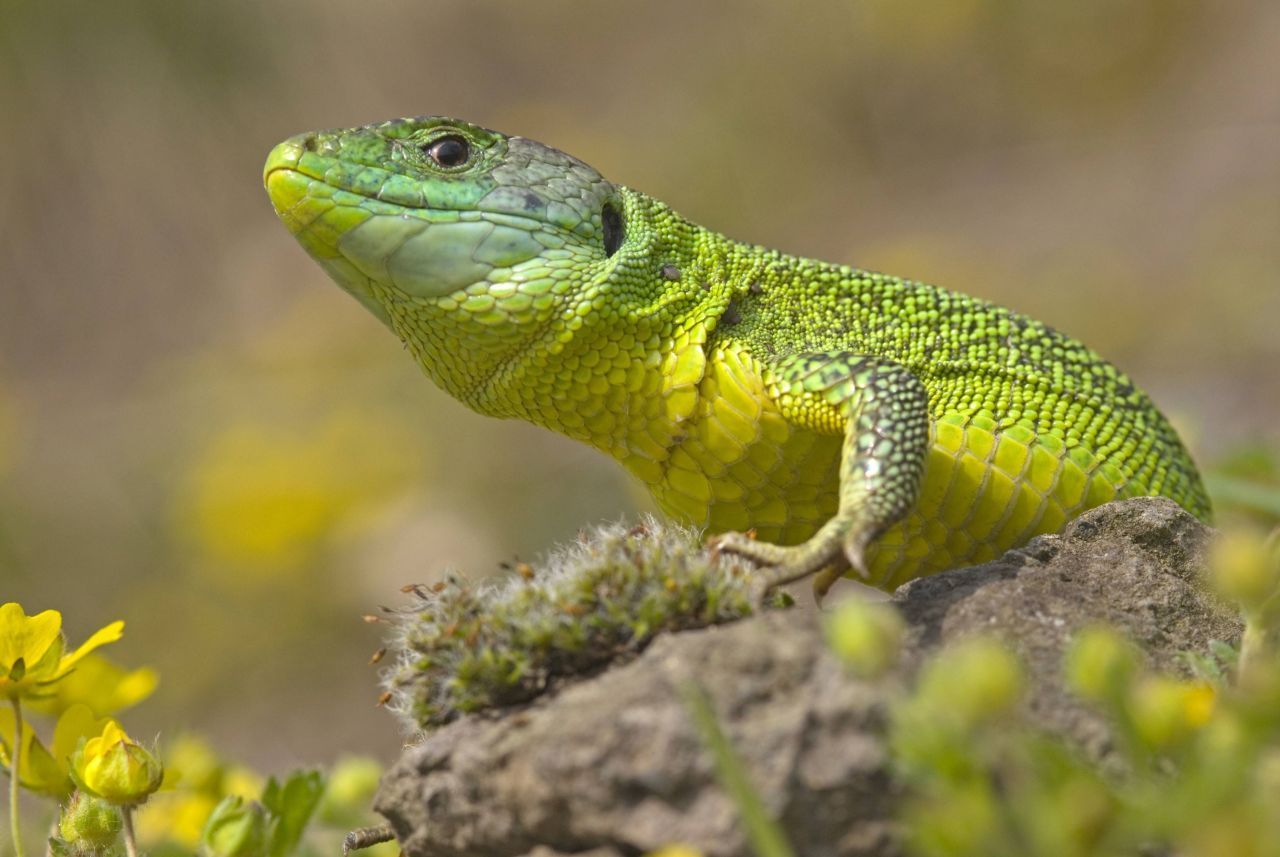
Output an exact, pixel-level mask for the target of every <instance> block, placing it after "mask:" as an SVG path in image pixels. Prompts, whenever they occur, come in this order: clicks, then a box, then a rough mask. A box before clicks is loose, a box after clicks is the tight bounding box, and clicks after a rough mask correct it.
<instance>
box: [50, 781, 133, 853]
mask: <svg viewBox="0 0 1280 857" xmlns="http://www.w3.org/2000/svg"><path fill="white" fill-rule="evenodd" d="M123 826H124V820H123V819H122V818H121V817H120V810H119V809H117V808H116V807H114V806H112V805H111V804H109V803H107V802H106V801H105V800H102V799H101V798H97V797H94V796H93V795H88V794H85V793H84V792H76V793H75V794H74V795H73V796H72V797H71V802H70V803H68V804H67V805H66V806H65V807H63V809H62V817H61V818H60V819H58V832H60V833H61V834H62V838H63V839H65V840H66V841H67V842H72V843H76V844H79V845H85V846H88V847H89V848H91V849H94V850H100V849H104V848H108V847H110V846H111V845H114V844H115V843H116V841H117V840H118V838H119V836H120V830H121V828H122V827H123Z"/></svg>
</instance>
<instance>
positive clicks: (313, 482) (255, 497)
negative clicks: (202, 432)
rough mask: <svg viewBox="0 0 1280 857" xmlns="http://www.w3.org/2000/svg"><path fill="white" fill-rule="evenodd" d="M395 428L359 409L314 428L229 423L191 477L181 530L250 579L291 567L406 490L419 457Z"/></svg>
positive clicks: (183, 501)
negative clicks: (242, 569) (241, 569)
mask: <svg viewBox="0 0 1280 857" xmlns="http://www.w3.org/2000/svg"><path fill="white" fill-rule="evenodd" d="M397 426H398V423H397V422H396V420H395V419H394V418H390V417H380V416H379V415H377V414H373V413H370V412H368V411H362V410H356V409H348V410H345V411H339V412H337V413H334V414H333V415H332V416H330V417H329V418H328V419H327V421H326V422H324V423H323V424H321V425H306V426H299V427H281V426H276V425H271V424H267V423H263V422H253V421H245V422H242V423H239V424H235V425H232V426H230V427H228V428H227V429H225V430H224V431H223V432H222V433H221V434H219V435H217V436H216V437H214V438H213V440H212V441H211V442H210V443H209V445H208V446H207V447H206V448H205V449H204V450H203V451H202V452H201V453H200V454H199V456H198V457H197V459H196V461H195V462H194V464H193V466H192V468H191V470H190V472H189V473H188V475H187V479H186V482H185V486H184V488H183V493H182V496H181V497H180V499H179V504H178V505H179V508H178V518H179V521H178V523H179V527H180V529H181V530H182V531H183V532H184V534H185V535H186V536H187V537H188V538H189V539H190V540H191V541H192V542H194V544H195V545H196V546H197V547H198V548H200V549H201V550H203V551H204V552H205V553H207V554H208V555H209V556H210V557H211V558H213V559H214V560H216V561H217V562H219V563H223V564H231V565H233V566H236V565H239V566H242V567H243V566H247V567H249V568H251V569H252V572H253V574H254V575H255V576H257V575H261V574H262V572H264V571H266V572H271V571H275V572H277V573H279V572H288V571H291V570H293V569H296V568H298V567H299V566H300V565H301V564H302V563H304V562H305V561H306V560H307V559H309V558H310V557H311V556H312V555H313V554H314V552H315V551H316V550H317V549H318V548H320V547H322V546H323V545H324V544H325V543H326V542H328V541H329V540H330V539H332V538H333V537H335V536H336V535H338V534H340V533H341V532H342V531H343V530H344V529H349V528H351V527H352V526H353V525H354V526H358V525H359V524H360V523H361V517H362V515H367V513H369V512H370V511H371V510H373V509H376V507H377V506H378V505H379V504H381V503H384V502H386V501H388V500H390V499H392V498H394V497H395V496H396V495H397V494H399V493H400V492H401V491H403V490H404V489H405V488H406V487H408V486H409V485H410V484H411V483H412V481H413V478H414V472H415V470H416V468H417V467H418V465H419V463H420V453H419V452H418V451H417V446H416V444H414V443H413V442H412V440H411V438H410V437H408V436H407V434H406V433H405V432H404V430H403V427H400V430H396V428H397ZM388 433H390V434H391V437H388Z"/></svg>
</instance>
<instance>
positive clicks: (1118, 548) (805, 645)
mask: <svg viewBox="0 0 1280 857" xmlns="http://www.w3.org/2000/svg"><path fill="white" fill-rule="evenodd" d="M1209 532H1210V531H1209V530H1208V529H1207V528H1206V527H1204V526H1203V525H1202V524H1200V523H1199V522H1197V521H1196V520H1195V519H1194V518H1192V517H1191V516H1190V515H1188V514H1187V513H1185V512H1183V511H1182V510H1181V509H1180V508H1178V506H1176V505H1175V504H1173V503H1172V502H1170V501H1167V500H1162V499H1151V498H1142V499H1135V500H1128V501H1124V502H1120V503H1113V504H1110V505H1108V506H1105V507H1102V508H1100V509H1096V510H1094V511H1092V512H1089V513H1087V514H1086V515H1084V516H1082V517H1081V518H1079V519H1078V520H1076V521H1075V522H1073V523H1072V524H1070V525H1069V526H1068V527H1067V529H1066V530H1065V532H1064V533H1062V534H1061V535H1058V536H1042V537H1040V538H1037V539H1035V540H1033V541H1032V542H1031V543H1030V544H1028V545H1027V546H1025V547H1023V548H1021V549H1019V550H1015V551H1011V552H1009V553H1008V554H1006V555H1005V556H1004V557H1002V558H1000V559H999V560H997V561H995V562H990V563H987V564H985V565H981V566H976V567H973V568H965V569H958V570H955V571H950V572H946V573H943V574H939V575H936V576H934V577H931V578H927V579H923V580H918V581H913V582H912V583H909V584H907V585H906V586H904V587H902V588H901V589H900V590H898V592H896V593H895V594H894V596H893V601H894V602H895V603H896V604H897V605H898V606H899V608H900V609H901V610H902V613H903V616H904V617H905V619H906V622H907V626H908V635H907V644H906V657H905V658H904V660H903V664H902V666H901V669H900V670H899V671H898V673H897V674H896V675H894V676H890V677H889V678H887V679H884V680H881V681H880V682H877V683H868V682H862V681H858V680H856V679H853V678H851V677H849V676H848V675H847V674H846V673H845V672H844V671H843V670H842V669H841V667H840V665H839V664H838V663H837V662H836V660H835V659H834V658H833V657H832V656H831V655H830V654H829V653H828V651H827V647H826V645H825V643H824V641H823V639H822V635H821V632H820V628H819V625H818V623H817V622H816V621H815V617H814V616H813V614H812V613H811V612H806V611H801V610H793V611H786V612H781V613H770V614H766V615H762V616H758V617H755V618H752V619H748V620H744V621H740V622H737V623H735V624H732V625H723V626H718V627H712V628H706V629H702V630H697V631H688V632H684V633H680V634H669V635H665V636H662V637H659V638H658V639H657V640H655V641H654V642H653V643H652V645H650V646H649V648H648V649H646V650H645V651H644V652H643V653H642V654H641V655H639V656H638V657H637V658H635V659H634V660H632V661H631V662H629V663H626V664H623V665H620V666H615V667H613V668H611V669H608V670H605V671H603V672H601V673H599V674H598V675H595V676H593V677H590V678H586V679H583V680H581V681H579V682H577V683H574V684H571V685H568V686H566V687H564V688H562V689H561V690H560V691H559V692H558V693H556V694H554V695H552V696H548V697H545V698H543V699H540V700H538V701H536V702H534V703H531V704H529V705H526V706H522V707H519V708H515V709H507V710H504V711H502V712H498V713H496V714H490V715H483V716H472V717H467V718H463V719H461V720H459V721H457V722H455V723H452V724H450V725H448V726H446V727H444V728H442V729H439V730H438V731H436V732H434V733H432V734H431V735H429V736H428V737H427V738H426V740H424V741H423V742H422V743H421V744H419V745H417V746H414V747H412V748H410V749H408V750H406V752H405V753H404V755H403V757H402V758H401V759H400V760H399V762H398V763H397V764H396V765H395V766H394V767H393V768H392V769H391V770H390V771H389V772H388V773H387V775H386V777H385V778H384V780H383V783H382V788H381V791H380V792H379V795H378V799H377V809H378V811H379V812H381V813H382V814H383V815H384V816H386V818H387V819H388V821H389V822H390V823H391V825H392V827H393V828H394V829H395V831H396V833H397V835H398V838H399V839H400V842H401V845H402V847H403V849H404V853H405V854H406V855H407V857H462V855H467V857H516V855H530V857H533V855H538V857H554V855H557V854H574V855H580V857H581V855H591V857H615V855H616V857H623V855H636V854H641V853H644V852H646V851H649V850H652V849H656V848H659V847H661V846H663V845H667V844H671V843H687V844H689V845H692V846H694V847H696V848H698V849H699V850H701V851H702V852H703V853H705V854H707V855H709V857H730V855H746V854H749V853H750V852H749V848H748V847H747V844H746V841H745V839H744V836H743V832H742V830H741V829H740V826H739V824H738V820H737V815H736V811H735V808H734V806H733V804H732V803H731V802H730V800H729V799H728V797H727V796H726V795H725V794H724V792H723V791H722V790H721V789H720V787H719V785H718V784H717V782H716V779H715V776H714V773H713V770H712V766H711V762H710V759H709V758H708V756H707V754H706V752H705V751H704V750H703V747H702V744H701V742H700V740H699V738H698V736H697V733H696V732H695V729H694V727H693V725H692V723H691V722H690V719H689V716H688V713H687V710H686V708H685V706H684V704H683V703H682V701H681V697H680V694H679V688H680V686H681V685H682V683H683V682H686V681H688V680H690V679H694V680H696V681H697V683H698V684H700V685H701V686H702V688H703V689H704V690H705V691H706V693H707V695H708V696H709V697H710V699H711V700H712V702H713V704H714V706H715V709H716V711H717V713H718V715H719V717H720V721H721V724H722V725H723V727H724V729H725V731H726V732H727V733H728V735H729V736H730V738H731V739H732V741H733V743H734V745H735V746H736V748H737V749H738V752H739V753H740V754H741V755H742V757H743V758H744V760H745V762H746V764H747V766H748V768H749V770H750V772H751V776H752V780H753V783H754V785H755V787H756V788H757V790H758V791H759V793H760V795H761V797H762V799H763V800H764V802H765V803H766V805H767V806H768V808H769V809H770V811H771V812H772V813H773V814H774V815H775V817H777V818H778V819H779V820H780V822H781V824H782V826H783V827H784V828H785V830H786V831H787V834H788V836H789V838H790V839H791V841H792V843H793V845H794V846H795V848H796V850H797V852H798V853H799V854H802V855H806V857H807V855H814V857H825V855H893V854H897V853H899V847H898V837H897V836H896V835H895V827H894V822H893V814H894V807H895V800H896V798H897V797H898V793H899V792H898V788H897V786H896V784H895V783H894V781H893V779H892V777H891V775H890V773H889V770H888V764H887V758H886V753H885V748H884V744H883V741H882V734H883V729H884V722H885V707H886V703H887V700H888V699H889V697H890V696H891V694H892V688H893V687H894V685H895V684H900V683H901V682H904V681H907V680H908V679H909V676H910V674H911V672H912V671H913V670H914V669H915V667H917V666H918V665H919V663H920V662H921V660H922V659H923V658H924V657H926V656H927V655H928V654H929V653H930V652H932V651H934V650H936V649H937V648H939V647H941V646H945V645H947V644H948V642H950V641H952V640H956V639H960V638H964V637H968V636H973V635H976V634H995V635H997V636H999V637H1000V638H1002V639H1003V640H1005V641H1006V642H1007V643H1008V644H1009V645H1010V646H1012V647H1013V648H1014V649H1015V650H1016V651H1017V652H1018V654H1019V655H1020V656H1021V657H1022V659H1023V661H1024V663H1025V665H1026V667H1027V673H1028V677H1029V694H1028V701H1027V705H1028V706H1029V708H1030V711H1031V713H1032V715H1033V717H1034V718H1035V720H1036V722H1038V723H1040V724H1042V725H1044V726H1045V727H1046V728H1048V729H1051V730H1053V731H1055V732H1057V733H1059V734H1061V735H1063V736H1064V737H1065V738H1066V739H1067V740H1069V741H1071V742H1073V743H1074V744H1076V745H1077V746H1079V747H1080V748H1081V749H1082V750H1083V751H1084V752H1085V753H1087V754H1088V755H1089V756H1090V757H1091V758H1093V759H1095V760H1097V761H1100V762H1105V761H1106V759H1107V757H1108V750H1109V736H1108V732H1107V728H1106V724H1105V722H1104V721H1103V720H1102V719H1101V718H1099V717H1098V716H1097V715H1095V714H1094V713H1092V712H1091V711H1089V710H1087V709H1086V708H1084V707H1083V706H1081V705H1080V704H1078V703H1077V702H1076V701H1074V700H1073V699H1072V698H1071V697H1070V696H1069V695H1068V694H1067V693H1066V691H1065V689H1064V688H1063V686H1062V684H1061V680H1060V664H1061V660H1062V654H1063V650H1064V647H1065V646H1066V644H1067V642H1068V640H1069V639H1070V637H1071V636H1072V635H1073V634H1074V633H1075V632H1076V631H1077V630H1078V629H1080V628H1081V627H1083V626H1085V625H1088V624H1092V623H1097V622H1105V623H1108V624H1111V625H1113V626H1115V627H1117V628H1119V629H1120V630H1121V631H1123V632H1124V633H1126V634H1128V635H1129V637H1130V638H1132V639H1133V640H1134V641H1135V642H1136V643H1137V644H1138V645H1139V646H1140V648H1141V649H1142V650H1143V651H1144V652H1145V653H1146V655H1147V658H1148V660H1149V662H1150V663H1151V665H1152V666H1154V667H1156V668H1160V669H1167V670H1177V669H1179V661H1178V654H1179V652H1182V651H1186V650H1197V651H1203V650H1205V649H1206V648H1207V645H1208V643H1209V642H1210V641H1211V640H1214V639H1220V640H1234V639H1236V638H1237V637H1238V636H1239V633H1240V630H1241V629H1240V626H1239V623H1238V621H1237V620H1236V619H1235V618H1234V617H1233V616H1232V615H1231V614H1230V613H1229V612H1227V611H1225V610H1223V609H1222V608H1221V607H1220V606H1218V605H1216V604H1214V603H1213V602H1212V600H1211V599H1210V598H1209V597H1208V596H1207V595H1206V594H1205V593H1204V592H1202V591H1201V589H1200V588H1199V587H1198V585H1197V583H1196V576H1197V575H1198V573H1199V570H1200V567H1201V559H1202V552H1203V548H1204V544H1205V541H1206V538H1207V536H1208V534H1209Z"/></svg>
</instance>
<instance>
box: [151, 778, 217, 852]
mask: <svg viewBox="0 0 1280 857" xmlns="http://www.w3.org/2000/svg"><path fill="white" fill-rule="evenodd" d="M217 805H218V798H217V797H216V796H215V795H211V794H207V793H205V792H181V791H180V792H170V791H162V792H160V793H159V794H157V795H156V796H155V797H153V798H152V799H151V800H149V801H147V803H146V805H145V806H143V807H142V808H141V809H140V810H139V811H138V841H139V842H140V843H142V845H143V847H155V846H157V845H160V844H161V843H165V842H169V843H173V844H175V845H180V846H182V847H184V848H186V849H188V850H190V851H195V850H196V846H197V845H199V844H200V832H201V831H202V830H204V826H205V823H206V822H207V821H208V819H209V813H211V812H213V808H214V807H215V806H217Z"/></svg>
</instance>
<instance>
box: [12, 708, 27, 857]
mask: <svg viewBox="0 0 1280 857" xmlns="http://www.w3.org/2000/svg"><path fill="white" fill-rule="evenodd" d="M10 701H11V702H12V703H13V750H12V751H10V753H9V826H10V827H12V828H13V854H14V857H25V852H24V851H23V850H22V837H21V836H19V835H18V770H19V769H20V768H21V766H22V703H21V702H19V701H18V697H16V696H15V697H14V698H13V699H12V700H10Z"/></svg>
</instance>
